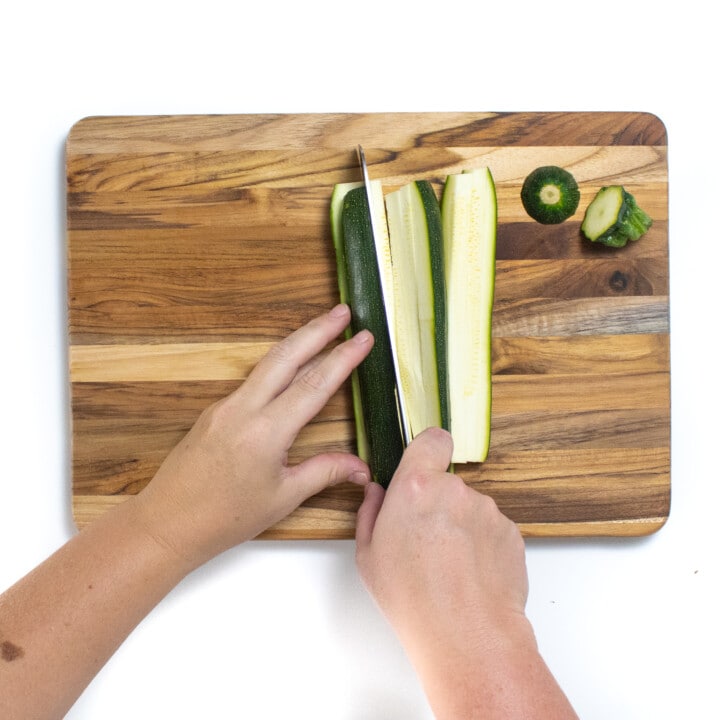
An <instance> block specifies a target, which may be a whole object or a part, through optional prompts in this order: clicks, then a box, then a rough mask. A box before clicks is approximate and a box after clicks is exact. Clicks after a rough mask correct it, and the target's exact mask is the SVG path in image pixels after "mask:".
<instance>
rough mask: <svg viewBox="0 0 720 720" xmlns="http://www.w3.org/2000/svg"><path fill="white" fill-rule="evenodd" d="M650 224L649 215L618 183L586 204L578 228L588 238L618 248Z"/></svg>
mask: <svg viewBox="0 0 720 720" xmlns="http://www.w3.org/2000/svg"><path fill="white" fill-rule="evenodd" d="M651 225H652V218H651V217H650V216H649V215H648V214H647V213H646V212H644V211H643V210H642V209H641V208H640V207H639V206H638V204H637V202H636V200H635V198H634V197H633V196H632V195H631V194H630V193H629V192H628V191H627V190H625V188H624V187H623V186H622V185H608V186H607V187H603V188H600V190H599V191H598V193H597V195H596V196H595V197H594V198H593V200H592V202H591V203H590V204H589V205H588V207H587V210H586V211H585V218H584V219H583V222H582V225H581V226H580V229H581V230H582V232H583V234H584V235H585V237H586V238H587V239H588V240H590V241H591V242H599V243H602V244H603V245H607V246H608V247H614V248H619V247H624V246H625V245H626V244H627V242H628V240H631V241H635V240H638V239H639V238H640V237H642V236H643V235H644V234H645V233H646V232H647V231H648V230H649V229H650V226H651Z"/></svg>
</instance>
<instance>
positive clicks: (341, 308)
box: [330, 303, 350, 318]
mask: <svg viewBox="0 0 720 720" xmlns="http://www.w3.org/2000/svg"><path fill="white" fill-rule="evenodd" d="M349 309H350V308H349V307H348V306H347V305H346V304H345V303H340V304H339V305H336V306H335V307H334V308H333V309H332V310H331V311H330V315H331V317H336V318H340V317H343V316H344V315H347V313H348V310H349Z"/></svg>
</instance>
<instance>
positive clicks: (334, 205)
mask: <svg viewBox="0 0 720 720" xmlns="http://www.w3.org/2000/svg"><path fill="white" fill-rule="evenodd" d="M361 186H362V183H360V182H351V183H338V184H337V185H335V187H334V188H333V192H332V195H331V197H330V229H331V233H332V240H333V246H334V247H335V265H336V270H337V280H338V291H339V293H340V302H343V303H347V304H349V301H348V286H347V272H346V270H345V238H344V234H343V226H342V208H343V203H344V201H345V195H347V193H348V192H349V191H350V190H352V189H353V188H356V187H361ZM351 335H352V330H351V327H350V326H348V328H347V329H346V330H345V338H346V339H348V338H350V337H351ZM350 387H351V391H352V403H353V414H354V417H355V439H356V445H357V448H356V449H357V454H358V457H359V458H361V459H362V460H364V461H365V462H367V461H368V456H369V452H368V443H367V436H366V434H365V420H364V417H363V403H362V393H361V392H360V380H359V379H358V373H357V369H355V370H353V371H352V374H351V375H350Z"/></svg>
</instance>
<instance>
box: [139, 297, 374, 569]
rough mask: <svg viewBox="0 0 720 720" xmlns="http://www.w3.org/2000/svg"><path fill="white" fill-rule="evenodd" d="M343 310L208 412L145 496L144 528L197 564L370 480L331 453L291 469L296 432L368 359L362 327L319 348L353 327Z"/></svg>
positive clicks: (268, 360)
mask: <svg viewBox="0 0 720 720" xmlns="http://www.w3.org/2000/svg"><path fill="white" fill-rule="evenodd" d="M349 320H350V311H349V309H348V307H347V306H346V305H339V306H337V307H336V308H334V309H333V310H331V311H330V312H329V313H326V314H324V315H322V316H320V317H318V318H315V319H314V320H312V321H311V322H309V323H308V324H307V325H305V326H303V327H302V328H300V329H299V330H297V331H295V332H294V333H293V334H292V335H290V336H289V337H287V338H286V339H285V340H283V341H282V342H279V343H278V344H277V345H275V346H274V347H273V348H272V349H271V350H270V352H269V353H268V354H267V355H266V356H265V357H264V358H263V359H262V360H261V361H260V362H259V363H258V365H257V366H256V367H255V368H254V369H253V371H252V372H251V373H250V375H249V376H248V378H247V379H246V381H245V382H244V383H243V384H242V385H241V386H240V387H239V388H238V389H237V390H236V391H235V392H233V393H232V394H231V395H229V396H228V397H226V398H224V399H222V400H220V401H219V402H216V403H215V404H214V405H212V406H210V407H209V408H207V409H206V410H205V411H204V412H203V413H202V415H201V416H200V418H199V419H198V421H197V422H196V424H195V425H194V426H193V428H192V429H191V430H190V432H189V433H188V434H187V435H186V436H185V438H184V439H183V440H182V441H181V442H180V443H179V444H178V445H177V446H176V447H175V448H174V450H173V451H172V452H171V453H170V454H169V456H168V457H167V459H166V460H165V462H164V463H163V464H162V466H161V467H160V469H159V470H158V472H157V474H156V475H155V477H154V478H153V480H152V481H151V482H150V484H149V485H148V486H147V487H146V488H145V489H144V490H143V492H141V493H140V495H139V496H138V501H139V502H140V504H141V507H142V510H143V513H144V516H145V517H146V518H147V524H148V526H149V528H150V531H151V533H153V534H154V535H155V536H156V537H158V539H159V540H160V541H161V542H162V543H163V544H165V545H168V546H170V547H171V548H174V549H175V550H177V552H178V553H179V554H180V555H184V556H185V557H186V558H187V560H188V562H190V563H191V564H193V565H199V564H202V563H203V562H205V561H206V560H208V559H210V558H211V557H213V556H214V555H216V554H218V553H220V552H222V551H223V550H226V549H228V548H230V547H232V546H234V545H236V544H238V543H241V542H243V541H245V540H248V539H250V538H253V537H255V536H256V535H258V534H259V533H260V532H262V531H263V530H265V529H266V528H268V527H270V526H271V525H273V524H274V523H275V522H277V521H278V520H280V519H282V518H283V517H285V516H286V515H288V514H289V513H290V512H292V511H293V510H294V509H295V508H297V507H298V506H299V505H300V504H301V503H302V502H303V501H304V500H305V499H307V498H308V497H310V496H311V495H314V494H315V493H317V492H319V491H320V490H322V489H323V488H325V487H327V486H329V485H334V484H337V483H340V482H343V481H346V480H349V481H352V482H358V483H366V482H368V478H369V471H368V468H367V465H366V464H365V463H364V462H363V461H362V460H360V459H359V458H357V457H355V456H354V455H350V454H347V453H324V454H321V455H317V456H315V457H312V458H310V459H308V460H305V461H304V462H302V463H300V464H298V465H296V466H293V467H291V466H289V465H288V463H287V455H288V451H289V449H290V447H291V446H292V444H293V442H294V440H295V438H296V436H297V434H298V433H299V431H300V430H301V429H302V427H303V426H304V425H306V424H307V423H308V422H309V421H310V420H311V419H312V418H313V417H314V416H315V415H316V414H317V413H318V412H319V411H320V410H321V409H322V407H323V406H324V405H325V404H326V403H327V402H328V400H329V399H330V397H331V396H332V395H333V394H334V393H335V392H336V391H337V390H338V389H339V388H340V386H341V385H342V383H343V382H344V381H345V380H346V379H347V377H348V376H349V375H350V373H351V372H352V370H353V369H354V368H355V367H356V366H357V365H358V364H359V363H360V362H361V361H362V360H363V359H364V358H365V356H366V355H367V354H368V353H369V351H370V349H371V347H372V344H373V339H372V335H371V334H370V333H369V332H367V331H363V332H361V333H358V334H357V335H355V336H354V337H353V338H352V339H350V340H348V341H346V342H343V343H340V344H339V345H337V346H336V347H334V348H333V349H332V350H331V351H330V352H329V353H327V354H325V355H322V354H321V353H322V351H323V350H324V348H325V347H326V345H328V343H330V342H331V341H332V340H334V339H335V338H336V337H337V336H338V335H339V334H340V333H341V332H342V331H343V330H344V329H345V327H346V326H347V324H348V322H349Z"/></svg>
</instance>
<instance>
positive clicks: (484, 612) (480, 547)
mask: <svg viewBox="0 0 720 720" xmlns="http://www.w3.org/2000/svg"><path fill="white" fill-rule="evenodd" d="M451 455H452V440H451V438H450V435H449V434H448V433H447V432H445V431H443V430H440V429H437V428H431V429H428V430H426V431H425V432H423V433H421V434H420V435H419V436H418V437H417V438H415V440H413V442H412V443H410V445H409V446H408V448H407V449H406V451H405V454H404V456H403V458H402V461H401V463H400V466H399V467H398V469H397V471H396V473H395V475H394V477H393V479H392V481H391V483H390V485H389V487H388V489H387V491H383V489H382V488H381V487H380V486H379V485H377V484H375V483H371V484H370V485H368V486H367V489H366V496H365V500H364V502H363V504H362V505H361V507H360V509H359V511H358V515H357V530H356V540H357V564H358V568H359V571H360V574H361V576H362V578H363V580H364V582H365V584H366V586H367V587H368V589H369V590H370V592H371V594H372V595H373V596H374V598H375V600H376V602H377V604H378V605H379V607H380V609H381V610H382V611H383V613H384V614H385V616H386V618H387V619H388V620H389V622H390V624H391V625H392V626H393V628H394V629H395V631H396V633H397V635H398V637H399V639H400V641H401V643H402V644H403V646H404V647H405V650H406V651H407V653H408V656H409V658H410V660H411V662H412V663H413V665H414V666H415V667H416V669H417V671H418V674H419V676H420V678H421V680H422V681H423V684H424V686H425V688H426V690H427V692H428V697H429V699H430V701H431V705H432V706H433V709H434V710H435V712H436V713H437V716H438V717H467V718H470V717H475V716H476V715H475V714H474V712H473V713H472V714H471V713H470V708H477V707H478V706H477V704H473V703H472V702H470V701H469V700H468V702H467V703H465V702H464V701H465V699H468V698H471V697H474V698H477V697H479V695H480V694H481V693H482V692H483V690H484V689H485V686H482V687H478V678H483V675H484V674H485V679H484V680H482V681H481V682H484V681H485V680H487V679H488V678H490V681H489V682H490V684H491V685H492V683H493V681H494V680H497V681H498V682H499V683H500V684H504V685H505V686H506V687H508V688H512V687H513V682H512V680H511V679H510V676H511V675H512V673H506V675H505V676H504V677H499V678H497V677H496V678H493V672H494V670H493V668H495V669H497V668H505V669H507V666H508V664H509V660H508V658H510V657H516V656H517V657H520V658H525V659H523V660H522V662H523V663H525V665H526V667H527V665H528V663H527V657H535V656H536V652H537V651H536V644H535V640H534V634H533V632H532V628H531V627H530V624H529V622H528V621H527V619H526V617H525V604H526V601H527V595H528V579H527V571H526V566H525V554H524V542H523V539H522V537H521V535H520V532H519V530H518V528H517V526H516V525H515V524H514V523H513V522H511V521H510V520H509V519H508V518H507V517H505V516H504V515H503V514H502V513H500V511H499V510H498V508H497V506H496V505H495V503H494V502H493V500H491V499H490V498H489V497H487V496H485V495H481V494H480V493H478V492H476V491H475V490H473V489H472V488H470V487H469V486H467V485H466V484H465V483H464V482H463V480H462V479H461V478H459V477H458V476H456V475H452V474H450V473H448V472H446V469H447V468H448V466H449V464H450V459H451ZM468 673H470V675H468ZM525 681H526V680H525ZM516 695H517V697H518V698H519V697H521V696H522V693H520V692H517V693H516ZM534 701H535V700H533V702H534ZM482 702H483V703H484V707H485V711H486V712H487V714H486V715H482V716H483V717H488V718H489V717H495V716H494V715H493V714H492V713H491V712H489V710H490V706H491V702H490V701H489V700H488V699H487V698H483V700H482ZM500 716H503V717H515V715H511V714H507V715H500ZM518 716H519V715H518ZM523 717H525V715H523ZM533 717H535V716H533ZM537 717H541V715H538V716H537ZM542 717H549V715H548V716H542Z"/></svg>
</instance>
